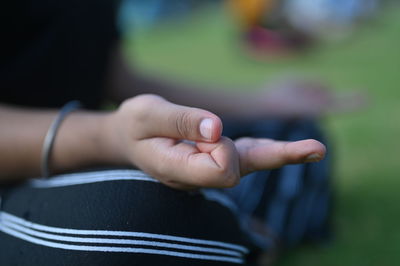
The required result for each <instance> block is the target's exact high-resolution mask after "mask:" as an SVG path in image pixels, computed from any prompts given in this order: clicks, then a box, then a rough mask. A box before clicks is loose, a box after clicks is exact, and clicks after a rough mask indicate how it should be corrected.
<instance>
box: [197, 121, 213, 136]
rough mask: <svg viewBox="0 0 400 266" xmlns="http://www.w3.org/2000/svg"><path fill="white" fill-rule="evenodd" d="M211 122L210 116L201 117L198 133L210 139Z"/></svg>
mask: <svg viewBox="0 0 400 266" xmlns="http://www.w3.org/2000/svg"><path fill="white" fill-rule="evenodd" d="M212 124H213V121H212V119H210V118H206V119H203V121H201V123H200V134H201V135H202V136H203V138H205V139H211V137H212Z"/></svg>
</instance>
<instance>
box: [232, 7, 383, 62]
mask: <svg viewBox="0 0 400 266" xmlns="http://www.w3.org/2000/svg"><path fill="white" fill-rule="evenodd" d="M226 2H227V4H228V6H229V10H231V11H232V13H233V14H234V15H235V17H237V21H238V24H239V25H240V27H241V28H242V31H243V32H244V42H245V44H246V45H247V46H248V47H247V48H248V49H249V51H250V52H252V53H254V57H255V58H259V57H260V56H262V55H263V54H264V55H280V56H281V55H287V54H290V53H292V52H296V51H303V50H304V49H305V48H308V47H309V46H310V45H312V44H313V43H314V42H317V41H319V40H322V39H328V40H329V39H330V40H334V39H343V38H345V37H346V36H349V35H350V33H351V32H352V31H353V28H354V27H355V26H356V24H357V23H358V22H360V21H362V20H364V19H365V18H369V17H371V16H373V15H374V14H375V13H376V11H377V9H378V7H379V1H378V0H349V1H348V0H343V1H342V0H340V1H336V0H227V1H226Z"/></svg>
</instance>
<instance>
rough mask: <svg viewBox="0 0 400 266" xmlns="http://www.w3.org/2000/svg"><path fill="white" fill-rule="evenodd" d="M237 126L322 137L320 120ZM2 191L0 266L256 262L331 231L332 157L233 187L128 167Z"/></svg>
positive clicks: (237, 132) (245, 130) (257, 132)
mask: <svg viewBox="0 0 400 266" xmlns="http://www.w3.org/2000/svg"><path fill="white" fill-rule="evenodd" d="M230 125H231V124H229V123H225V130H226V132H225V133H226V134H227V135H230V136H231V137H233V138H235V137H240V136H242V135H250V136H256V137H261V136H264V137H270V138H278V139H279V138H280V139H288V140H297V139H302V138H310V137H311V138H317V139H320V135H319V131H318V129H317V128H316V127H315V124H314V123H313V122H312V121H296V122H290V123H282V122H280V121H269V122H268V123H265V124H264V125H262V126H260V124H259V123H258V124H254V123H251V122H249V123H248V124H246V123H242V124H237V123H236V124H232V126H230ZM238 125H240V127H238ZM232 132H233V133H232ZM279 136H280V137H279ZM0 195H1V198H0V250H1V252H0V265H10V263H11V264H13V265H237V264H245V265H255V263H256V259H257V254H259V253H260V251H264V252H265V251H266V252H271V251H272V250H275V249H276V248H278V247H285V246H294V245H297V244H299V243H301V242H302V241H303V240H314V241H319V240H322V239H326V237H327V236H328V235H329V213H330V206H331V204H330V202H331V199H330V195H331V187H330V180H329V157H328V158H327V160H324V161H322V162H320V163H316V164H304V165H290V166H286V167H283V168H281V169H277V170H273V171H261V172H258V173H253V174H251V175H249V176H247V177H244V178H243V179H242V181H241V183H240V184H239V185H238V186H237V187H235V188H233V189H225V190H220V189H205V190H201V191H198V192H183V191H177V190H173V189H170V188H168V187H165V186H164V185H163V184H161V183H160V182H158V181H157V180H155V179H153V178H152V177H150V176H148V175H146V174H145V173H143V172H141V171H138V170H131V169H118V170H102V171H91V172H83V173H73V174H65V175H59V176H55V177H52V178H50V179H32V180H30V181H28V182H27V183H26V184H23V185H19V186H16V187H12V188H3V190H2V191H1V194H0ZM21 254H22V255H21ZM38 254H41V255H38Z"/></svg>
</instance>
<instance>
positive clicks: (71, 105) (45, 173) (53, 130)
mask: <svg viewBox="0 0 400 266" xmlns="http://www.w3.org/2000/svg"><path fill="white" fill-rule="evenodd" d="M80 107H81V103H80V102H79V101H70V102H68V103H66V104H65V105H64V106H63V107H62V108H61V110H60V112H59V114H58V115H57V117H56V118H55V119H54V121H53V123H52V124H51V125H50V128H49V130H48V131H47V134H46V137H45V139H44V142H43V147H42V165H41V170H42V177H45V178H46V177H49V173H50V169H49V160H50V156H51V151H52V149H53V144H54V140H55V138H56V135H57V131H58V129H59V127H60V125H61V123H62V121H63V120H64V119H65V117H66V116H67V115H68V114H69V113H71V112H73V111H74V110H76V109H78V108H80Z"/></svg>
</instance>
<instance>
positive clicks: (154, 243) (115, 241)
mask: <svg viewBox="0 0 400 266" xmlns="http://www.w3.org/2000/svg"><path fill="white" fill-rule="evenodd" d="M0 224H1V225H4V226H6V227H8V228H11V229H14V230H17V231H19V232H21V233H25V234H28V235H31V236H36V237H40V238H46V239H50V240H56V241H65V242H77V243H86V244H88V243H96V244H120V245H142V246H153V247H162V248H173V249H183V250H192V251H199V252H209V253H216V254H221V255H228V256H235V257H242V254H241V253H239V252H236V251H230V250H226V249H216V248H205V247H199V246H188V245H181V244H171V243H167V242H157V241H146V240H132V239H110V238H85V237H70V236H60V235H55V234H48V233H43V232H39V231H35V230H32V229H29V228H26V227H23V226H20V225H17V224H14V223H12V222H7V221H3V222H2V221H0Z"/></svg>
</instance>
